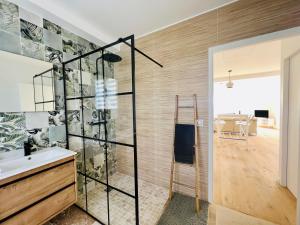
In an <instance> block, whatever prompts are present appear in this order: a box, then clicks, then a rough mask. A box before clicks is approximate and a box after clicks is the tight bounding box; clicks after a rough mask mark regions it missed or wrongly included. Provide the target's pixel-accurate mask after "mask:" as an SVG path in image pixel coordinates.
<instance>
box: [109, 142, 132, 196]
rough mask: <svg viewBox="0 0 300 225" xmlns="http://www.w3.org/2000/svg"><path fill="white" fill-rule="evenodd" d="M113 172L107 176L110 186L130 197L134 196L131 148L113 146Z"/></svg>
mask: <svg viewBox="0 0 300 225" xmlns="http://www.w3.org/2000/svg"><path fill="white" fill-rule="evenodd" d="M114 157H115V170H114V172H113V173H109V175H108V183H109V185H110V186H112V187H114V188H117V189H119V190H120V191H123V192H125V193H128V194H130V195H132V196H134V194H135V186H134V154H133V148H132V147H127V146H122V145H115V149H114Z"/></svg>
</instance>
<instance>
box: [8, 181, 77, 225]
mask: <svg viewBox="0 0 300 225" xmlns="http://www.w3.org/2000/svg"><path fill="white" fill-rule="evenodd" d="M75 202H76V186H75V184H73V185H71V186H69V187H67V188H65V189H63V190H62V191H60V192H58V193H56V194H54V195H52V196H51V197H49V198H47V199H45V200H44V201H41V202H40V203H38V204H36V205H34V206H32V207H30V208H29V209H27V210H25V211H23V212H21V213H19V214H17V215H16V216H14V217H11V218H10V219H8V220H6V221H5V222H4V223H2V224H3V225H39V224H44V223H45V222H47V221H48V220H50V219H51V218H52V217H54V216H55V215H57V214H58V213H59V212H61V211H63V210H65V209H66V208H68V207H69V206H70V205H72V204H74V203H75Z"/></svg>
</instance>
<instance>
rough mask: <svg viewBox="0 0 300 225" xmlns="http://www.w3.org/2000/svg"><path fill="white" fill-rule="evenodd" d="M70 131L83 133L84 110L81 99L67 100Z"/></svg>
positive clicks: (73, 133) (78, 133) (67, 120)
mask: <svg viewBox="0 0 300 225" xmlns="http://www.w3.org/2000/svg"><path fill="white" fill-rule="evenodd" d="M66 122H67V125H68V133H69V134H71V135H82V112H81V101H80V100H78V99H75V100H68V101H67V118H66Z"/></svg>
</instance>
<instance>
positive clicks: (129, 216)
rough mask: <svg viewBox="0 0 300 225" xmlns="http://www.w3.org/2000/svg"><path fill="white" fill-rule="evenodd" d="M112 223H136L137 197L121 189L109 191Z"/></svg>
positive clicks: (132, 224) (126, 224)
mask: <svg viewBox="0 0 300 225" xmlns="http://www.w3.org/2000/svg"><path fill="white" fill-rule="evenodd" d="M109 214H110V224H111V225H135V224H136V220H135V199H134V198H132V197H130V196H127V195H125V194H123V193H121V192H119V191H116V190H111V191H110V192H109Z"/></svg>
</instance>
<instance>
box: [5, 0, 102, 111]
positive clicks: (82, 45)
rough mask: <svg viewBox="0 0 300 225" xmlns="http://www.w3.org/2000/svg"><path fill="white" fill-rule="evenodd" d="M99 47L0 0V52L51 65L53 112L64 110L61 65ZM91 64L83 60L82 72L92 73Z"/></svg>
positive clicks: (88, 60)
mask: <svg viewBox="0 0 300 225" xmlns="http://www.w3.org/2000/svg"><path fill="white" fill-rule="evenodd" d="M98 47H99V46H97V45H96V44H94V43H91V42H89V41H88V40H86V39H84V38H82V37H79V36H78V35H76V34H73V33H72V32H70V31H68V30H66V29H64V28H62V27H60V26H58V25H56V24H54V23H52V22H50V21H48V20H46V19H43V18H41V17H39V16H37V15H35V14H33V13H31V12H29V11H26V10H25V9H23V8H21V7H19V6H17V5H15V4H13V3H11V2H8V1H6V0H0V50H4V51H8V52H12V53H15V54H20V55H24V56H27V57H31V58H35V59H39V60H43V61H47V62H51V63H53V64H54V66H55V71H56V73H55V75H56V82H55V85H56V87H55V91H56V104H57V105H56V109H62V108H63V81H62V78H61V72H62V71H61V62H63V61H67V60H69V59H71V58H74V57H76V56H78V55H79V54H84V53H86V52H89V51H91V50H94V49H97V48H98ZM92 63H93V60H92V59H90V58H84V59H83V62H82V64H83V66H82V67H83V70H84V71H86V72H91V70H92V69H91V64H92Z"/></svg>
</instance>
